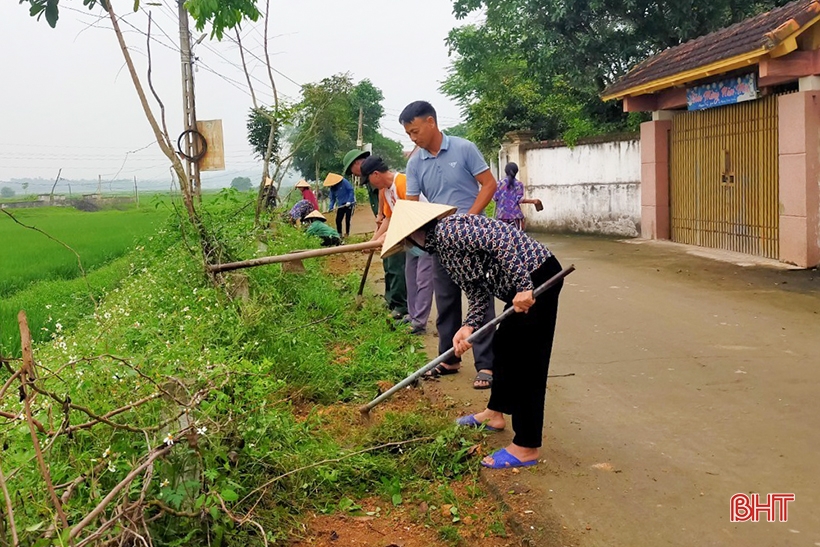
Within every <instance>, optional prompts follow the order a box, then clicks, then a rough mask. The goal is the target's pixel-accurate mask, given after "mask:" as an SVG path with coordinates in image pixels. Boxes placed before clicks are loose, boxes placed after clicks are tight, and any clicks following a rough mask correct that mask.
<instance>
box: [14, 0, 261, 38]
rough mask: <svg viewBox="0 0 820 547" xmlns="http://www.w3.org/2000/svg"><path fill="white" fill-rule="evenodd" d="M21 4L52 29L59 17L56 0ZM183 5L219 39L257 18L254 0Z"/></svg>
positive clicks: (86, 1)
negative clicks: (44, 20)
mask: <svg viewBox="0 0 820 547" xmlns="http://www.w3.org/2000/svg"><path fill="white" fill-rule="evenodd" d="M20 3H21V4H24V3H28V4H29V13H30V14H31V16H32V17H36V18H37V19H38V20H39V19H40V18H41V17H42V16H43V15H45V17H46V22H47V23H48V24H49V26H51V28H54V27H56V26H57V21H58V20H59V19H60V0H20ZM83 5H84V6H85V7H87V8H88V9H89V10H91V9H94V8H95V7H96V6H97V5H100V6H102V8H103V9H106V10H107V9H108V4H107V2H106V0H83ZM139 7H140V0H134V11H135V12H136V11H138V10H139ZM185 8H186V9H187V10H188V13H190V14H191V17H193V18H194V22H195V24H196V28H197V30H200V31H201V30H202V29H204V28H205V26H206V25H208V24H210V25H211V37H212V38H213V37H216V39H217V40H221V39H222V37H223V35H224V33H225V31H226V30H230V29H232V28H234V27H236V26H238V25H239V24H240V23H241V22H242V20H243V19H246V18H247V19H250V20H251V21H256V20H257V19H259V10H258V9H257V7H256V0H218V1H217V0H187V1H186V2H185Z"/></svg>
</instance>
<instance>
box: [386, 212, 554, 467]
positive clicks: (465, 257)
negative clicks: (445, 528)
mask: <svg viewBox="0 0 820 547" xmlns="http://www.w3.org/2000/svg"><path fill="white" fill-rule="evenodd" d="M455 211H456V208H455V207H450V206H447V205H440V204H433V203H423V202H412V201H408V200H399V201H398V202H397V203H396V207H395V209H394V211H393V216H392V219H391V222H390V227H389V228H388V230H387V234H386V236H385V241H384V244H383V246H382V256H385V255H387V256H389V255H391V254H393V253H396V252H400V251H402V250H407V251H409V252H413V250H414V249H415V250H417V251H419V252H420V251H424V252H427V253H431V254H435V255H437V256H438V259H439V260H440V261H441V265H442V266H443V267H444V268H445V269H446V270H447V273H448V275H449V276H450V277H451V278H452V279H453V281H454V282H455V283H456V284H457V285H458V286H459V287H460V288H461V290H462V291H464V294H465V295H466V296H467V300H468V302H469V306H468V311H467V316H466V319H465V320H464V322H463V325H462V327H461V328H460V329H459V330H458V332H456V334H455V336H454V337H453V348H454V349H455V353H456V355H459V356H461V355H463V354H464V353H465V352H466V351H468V350H469V349H470V348H471V347H472V346H471V344H470V343H469V342H467V338H469V337H470V335H472V333H473V332H474V331H475V330H476V329H478V328H479V327H480V326H481V325H482V324H483V323H484V317H485V316H486V309H487V308H488V307H489V306H492V305H493V297H495V298H498V299H500V300H502V301H504V302H505V304H506V307H510V306H512V307H513V308H514V309H515V311H516V312H518V313H515V314H513V315H511V316H510V317H508V318H507V319H506V320H504V321H502V322H501V324H500V325H499V327H498V329H497V330H496V332H495V337H494V339H493V355H494V361H493V370H494V371H495V373H494V378H493V385H492V387H491V388H490V389H491V392H490V400H489V402H488V403H487V408H486V409H485V410H483V411H481V412H479V413H476V414H472V415H469V416H464V417H462V418H459V420H458V423H459V424H460V425H463V426H468V427H486V428H487V429H488V430H492V431H497V430H501V429H504V427H505V426H506V420H505V418H504V415H505V414H510V415H511V416H512V426H513V430H514V431H515V436H514V437H513V440H512V443H511V444H510V445H508V446H507V447H506V448H502V449H500V450H497V451H496V452H494V453H493V454H491V455H490V456H487V457H486V458H484V460H483V461H482V462H481V463H482V465H484V466H485V467H490V468H494V469H500V468H508V467H526V466H531V465H535V464H536V463H537V462H538V455H539V448H540V447H541V437H542V435H543V427H544V401H545V398H546V392H547V375H548V372H549V364H550V354H551V353H552V343H553V338H554V335H555V322H556V318H557V314H558V295H559V293H560V292H561V286H562V283H561V282H559V283H558V284H556V285H555V286H553V287H552V288H550V289H549V290H547V291H545V292H544V293H542V294H541V295H539V296H538V297H537V298H534V297H533V290H534V288H535V287H536V286H538V285H541V284H543V283H544V282H546V281H547V280H548V279H549V278H551V277H552V276H554V275H555V274H557V273H559V272H560V271H561V265H560V264H559V263H558V260H556V258H555V257H554V256H553V254H552V253H551V252H550V250H549V249H548V248H547V247H545V246H544V245H542V244H541V243H539V242H537V241H536V240H534V239H532V238H531V237H529V236H528V235H526V234H525V233H524V232H522V231H520V230H518V229H516V228H515V227H513V226H511V225H509V224H505V223H503V222H500V221H498V220H496V219H490V218H487V217H484V216H481V215H463V214H459V215H453V214H452V213H453V212H455Z"/></svg>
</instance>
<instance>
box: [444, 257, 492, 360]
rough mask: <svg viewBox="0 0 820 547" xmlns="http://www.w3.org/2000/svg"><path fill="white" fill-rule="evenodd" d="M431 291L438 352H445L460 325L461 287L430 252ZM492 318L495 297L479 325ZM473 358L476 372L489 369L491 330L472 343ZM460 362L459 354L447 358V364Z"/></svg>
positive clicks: (450, 346) (461, 322)
mask: <svg viewBox="0 0 820 547" xmlns="http://www.w3.org/2000/svg"><path fill="white" fill-rule="evenodd" d="M433 292H434V293H435V298H436V312H437V315H436V330H437V331H438V353H439V355H441V354H442V353H444V352H446V351H449V350H450V348H452V347H453V336H455V335H456V333H457V332H458V330H459V329H460V328H461V326H462V324H463V321H464V316H463V315H462V309H461V308H462V306H461V289H460V288H459V287H458V285H456V282H455V281H453V278H451V277H450V274H448V273H447V270H446V269H445V268H444V266H442V265H441V261H440V260H439V258H438V255H437V254H433ZM494 317H495V300H493V299H490V305H489V306H488V307H487V311H486V313H485V314H484V320H483V321H482V323H481V324H482V325H483V324H484V323H487V322H488V321H491V320H492V319H493V318H494ZM473 358H474V359H475V368H476V370H477V371H482V370H492V369H493V333H492V332H490V333H489V334H487V335H486V336H484V337H483V338H482V339H481V340H478V341H477V342H476V343H475V344H473ZM460 362H461V358H460V357H455V356H453V358H451V359H450V360H448V361H447V364H448V365H455V364H458V363H460Z"/></svg>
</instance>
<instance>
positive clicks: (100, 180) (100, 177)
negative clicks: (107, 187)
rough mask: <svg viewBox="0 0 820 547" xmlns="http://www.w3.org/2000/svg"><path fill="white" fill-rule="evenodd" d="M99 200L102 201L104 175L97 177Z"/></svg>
mask: <svg viewBox="0 0 820 547" xmlns="http://www.w3.org/2000/svg"><path fill="white" fill-rule="evenodd" d="M97 199H99V200H101V199H102V175H97Z"/></svg>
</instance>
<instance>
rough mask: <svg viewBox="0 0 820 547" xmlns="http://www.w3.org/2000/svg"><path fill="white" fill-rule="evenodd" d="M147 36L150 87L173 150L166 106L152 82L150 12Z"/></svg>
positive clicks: (163, 128) (164, 130) (164, 133)
mask: <svg viewBox="0 0 820 547" xmlns="http://www.w3.org/2000/svg"><path fill="white" fill-rule="evenodd" d="M146 36H147V45H146V48H147V53H148V87H149V88H150V89H151V93H152V94H153V95H154V98H155V99H156V100H157V102H158V103H159V111H160V119H161V120H162V133H163V136H164V137H165V139H166V145H167V146H168V147H170V148H173V145H172V144H171V136H170V135H169V134H168V124H166V123H165V105H164V104H163V103H162V100H161V99H160V98H159V95H158V94H157V91H156V90H155V89H154V82H153V80H151V12H150V11H149V12H148V32H147V33H146Z"/></svg>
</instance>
